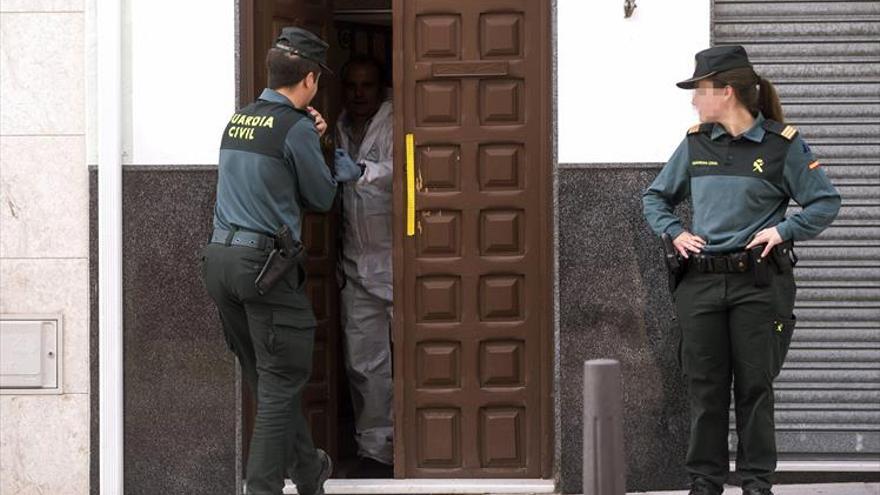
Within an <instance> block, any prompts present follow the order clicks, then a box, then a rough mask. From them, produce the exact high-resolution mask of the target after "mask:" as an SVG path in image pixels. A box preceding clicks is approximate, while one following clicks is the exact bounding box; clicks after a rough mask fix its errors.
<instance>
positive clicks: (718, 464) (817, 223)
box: [643, 46, 840, 495]
mask: <svg viewBox="0 0 880 495" xmlns="http://www.w3.org/2000/svg"><path fill="white" fill-rule="evenodd" d="M678 86H679V87H681V88H687V89H694V91H695V92H694V97H693V105H694V107H695V108H696V109H697V111H698V112H699V113H700V120H701V122H702V124H699V125H695V126H693V127H692V128H691V129H690V130H689V131H688V133H687V135H686V136H685V138H684V139H683V140H682V142H681V144H680V145H679V147H678V149H677V150H676V151H675V153H674V154H673V155H672V158H670V160H669V162H667V164H666V166H664V167H663V170H662V171H661V172H660V175H658V176H657V179H656V180H655V181H654V183H653V184H651V186H650V187H649V188H648V189H647V191H646V192H645V194H644V197H643V203H644V213H645V217H646V219H647V220H648V223H649V224H650V225H651V227H652V229H653V230H654V231H655V232H656V233H657V234H658V235H663V236H668V238H670V239H672V242H671V243H672V244H673V245H674V247H675V249H676V250H677V251H678V254H679V255H680V256H681V258H682V260H681V261H683V263H684V266H685V267H686V268H685V273H684V274H683V278H681V281H680V283H679V284H678V287H677V288H676V289H675V291H674V299H675V309H676V313H677V314H678V320H679V323H680V325H681V332H682V341H681V351H680V358H681V362H682V369H683V373H684V375H685V380H686V382H687V385H688V398H689V401H690V411H691V429H690V442H689V447H688V453H687V459H686V462H685V465H686V468H687V471H688V473H689V474H690V477H691V480H692V490H691V494H692V495H720V494H721V493H722V490H723V483H724V481H725V479H726V478H727V472H728V452H727V450H728V446H727V434H728V410H729V407H730V388H731V382H733V390H734V398H735V411H736V431H737V437H738V441H739V444H738V446H737V454H736V467H737V472H738V473H739V475H740V477H741V479H742V482H743V493H744V494H747V495H772V492H771V491H770V488H771V485H772V477H773V474H774V471H775V469H776V443H775V428H774V418H773V379H774V378H775V377H776V376H777V375H778V374H779V372H780V369H781V368H782V364H783V362H784V360H785V355H786V352H787V351H788V346H789V343H790V341H791V337H792V332H793V330H794V323H795V318H794V314H793V309H794V300H795V284H794V276H793V270H792V268H793V266H794V264H795V263H796V261H797V259H796V257H795V256H794V253H793V251H792V241H801V240H806V239H810V238H812V237H815V236H817V235H818V234H819V233H820V232H822V230H824V229H825V228H826V227H828V225H829V224H831V222H832V220H834V218H835V216H836V215H837V212H838V209H839V208H840V195H839V194H838V193H837V191H836V190H835V188H834V186H833V185H832V184H831V182H830V181H829V180H828V177H827V176H826V175H825V172H824V171H823V169H822V168H821V167H820V165H819V162H818V161H817V160H816V158H815V157H814V156H813V153H812V151H811V150H810V147H809V146H807V144H806V143H805V142H804V141H803V139H801V137H800V135H799V134H798V132H797V129H795V128H794V127H792V126H790V125H785V124H784V123H783V122H782V121H783V116H782V107H781V105H780V103H779V100H778V97H777V95H776V91H775V89H774V88H773V85H772V84H771V83H770V82H769V81H767V80H766V79H764V78H763V77H760V76H758V75H757V74H755V72H754V70H753V68H752V65H751V63H750V62H749V59H748V56H747V54H746V51H745V49H744V48H743V47H741V46H718V47H713V48H709V49H707V50H703V51H701V52H700V53H698V54H697V56H696V70H695V71H694V76H693V77H692V78H691V79H688V80H686V81H683V82H681V83H679V84H678ZM758 88H760V89H758ZM686 198H689V199H690V201H691V206H692V208H693V214H694V220H693V225H692V227H693V234H692V233H691V232H688V231H687V230H686V229H685V227H684V225H683V224H682V222H681V220H680V219H679V218H678V217H677V216H676V215H675V214H674V211H673V208H674V207H675V205H676V204H678V203H680V202H681V201H683V200H685V199H686ZM792 199H793V200H794V201H796V202H797V203H798V204H799V205H800V206H802V207H803V209H802V210H800V211H798V212H795V213H794V214H792V215H790V216H788V217H786V215H785V214H786V209H787V208H788V205H789V202H790V201H791V200H792ZM667 257H669V254H668V255H667ZM671 265H672V266H674V265H675V263H671Z"/></svg>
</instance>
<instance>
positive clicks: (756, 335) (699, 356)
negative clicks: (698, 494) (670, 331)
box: [674, 265, 796, 493]
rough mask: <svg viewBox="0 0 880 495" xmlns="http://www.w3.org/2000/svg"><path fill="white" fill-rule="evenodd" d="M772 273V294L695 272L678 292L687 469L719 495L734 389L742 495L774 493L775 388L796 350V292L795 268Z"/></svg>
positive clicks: (748, 282) (746, 280)
mask: <svg viewBox="0 0 880 495" xmlns="http://www.w3.org/2000/svg"><path fill="white" fill-rule="evenodd" d="M772 268H774V270H773V272H772V276H771V280H770V285H769V286H768V287H755V279H754V276H753V275H752V273H750V272H747V273H701V272H699V271H697V270H693V269H692V270H689V271H688V272H687V273H686V274H685V276H684V278H683V279H682V281H681V283H680V284H679V285H678V287H677V288H676V290H675V297H674V298H675V307H676V312H677V314H678V320H679V324H680V328H681V349H680V356H679V357H680V360H681V367H682V371H683V374H684V377H685V381H686V383H687V390H688V399H689V402H690V415H691V422H690V441H689V445H688V452H687V458H686V462H685V464H686V469H687V471H688V473H689V475H690V477H691V479H692V481H695V482H700V483H706V482H708V483H710V484H712V485H714V486H715V487H716V488H718V489H719V492H718V493H721V491H720V490H721V488H722V485H723V483H724V481H725V479H726V478H727V474H728V470H729V467H728V466H729V459H728V439H727V436H728V428H729V408H730V387H731V382H732V383H733V396H734V402H735V405H734V410H735V412H736V432H737V437H738V440H739V444H738V445H737V451H736V452H737V453H736V470H737V472H738V473H739V474H740V475H741V477H742V480H743V488H769V487H770V486H771V484H772V476H773V473H774V472H775V470H776V436H775V426H774V418H773V380H774V379H775V378H776V376H777V375H778V374H779V371H780V369H781V368H782V363H783V361H784V360H785V355H786V353H787V352H788V347H789V344H790V342H791V335H792V332H793V330H794V323H795V319H794V314H793V313H792V311H793V309H794V299H795V290H796V289H795V285H794V277H793V274H792V270H791V269H790V268H789V269H787V270H786V271H785V272H784V273H779V272H777V271H775V265H774V266H772Z"/></svg>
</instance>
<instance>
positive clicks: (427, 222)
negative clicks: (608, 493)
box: [394, 0, 553, 478]
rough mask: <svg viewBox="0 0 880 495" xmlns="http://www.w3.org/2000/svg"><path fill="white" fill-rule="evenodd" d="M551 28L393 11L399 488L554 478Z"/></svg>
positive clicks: (521, 13) (445, 4) (535, 5)
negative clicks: (429, 482)
mask: <svg viewBox="0 0 880 495" xmlns="http://www.w3.org/2000/svg"><path fill="white" fill-rule="evenodd" d="M549 13H550V5H549V2H548V1H546V0H545V1H538V0H483V1H479V2H474V1H465V0H395V1H394V46H395V50H394V51H395V60H394V62H395V68H394V75H395V84H394V88H395V93H394V95H395V110H396V111H397V114H396V115H395V130H396V143H395V152H396V155H395V157H396V163H398V164H401V166H397V167H395V179H396V180H395V203H394V206H395V228H396V231H395V253H394V254H395V264H394V271H395V272H394V273H395V291H394V295H395V301H394V302H395V322H394V336H395V347H394V360H395V404H396V411H395V412H396V416H395V424H396V429H395V435H396V445H395V474H396V476H397V477H408V478H410V477H411V478H419V477H426V478H443V477H456V478H484V477H485V478H515V477H529V478H540V477H549V476H550V475H551V461H552V452H553V449H552V445H553V443H552V441H553V439H552V429H551V425H552V422H551V420H552V398H551V387H552V361H551V357H552V354H551V347H550V346H551V343H552V323H551V322H552V315H553V303H552V301H553V299H552V288H551V287H552V285H551V280H552V279H551V277H552V264H551V259H552V258H551V250H552V238H553V230H552V223H551V222H552V216H551V214H552V210H553V205H552V189H551V187H552V173H553V170H552V161H551V147H550V146H551V143H550V125H551V124H550V123H551V118H552V113H551V106H550V105H551V92H552V87H551V85H550V77H551V73H552V67H551V59H550V55H551V50H550V47H551V41H550V29H549V27H550V24H549V22H550V16H549ZM407 133H412V134H413V135H414V169H413V174H414V175H415V178H414V180H413V182H414V183H415V188H416V189H417V190H416V191H415V208H414V217H415V220H414V225H415V233H414V235H412V236H408V235H407V226H408V225H407V214H408V210H407V209H406V208H407V194H408V189H407V188H406V185H407V172H406V167H404V166H402V165H404V164H405V163H406V150H405V146H404V143H405V141H404V135H405V134H407Z"/></svg>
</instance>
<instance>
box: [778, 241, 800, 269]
mask: <svg viewBox="0 0 880 495" xmlns="http://www.w3.org/2000/svg"><path fill="white" fill-rule="evenodd" d="M772 256H773V262H774V263H775V264H776V271H777V272H779V273H780V274H782V273H788V272H790V271H792V270H793V269H794V267H795V265H797V262H798V257H797V254H795V252H794V242H792V241H791V240H788V241H785V242H783V243H782V244H779V245H777V246H775V247H774V248H773V253H772Z"/></svg>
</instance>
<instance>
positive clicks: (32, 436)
mask: <svg viewBox="0 0 880 495" xmlns="http://www.w3.org/2000/svg"><path fill="white" fill-rule="evenodd" d="M88 472H89V396H88V395H86V394H66V395H31V396H9V395H4V396H0V493H3V494H10V495H12V494H15V495H44V494H48V493H57V494H62V493H63V494H69V495H85V494H87V493H88V491H89V476H88Z"/></svg>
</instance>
